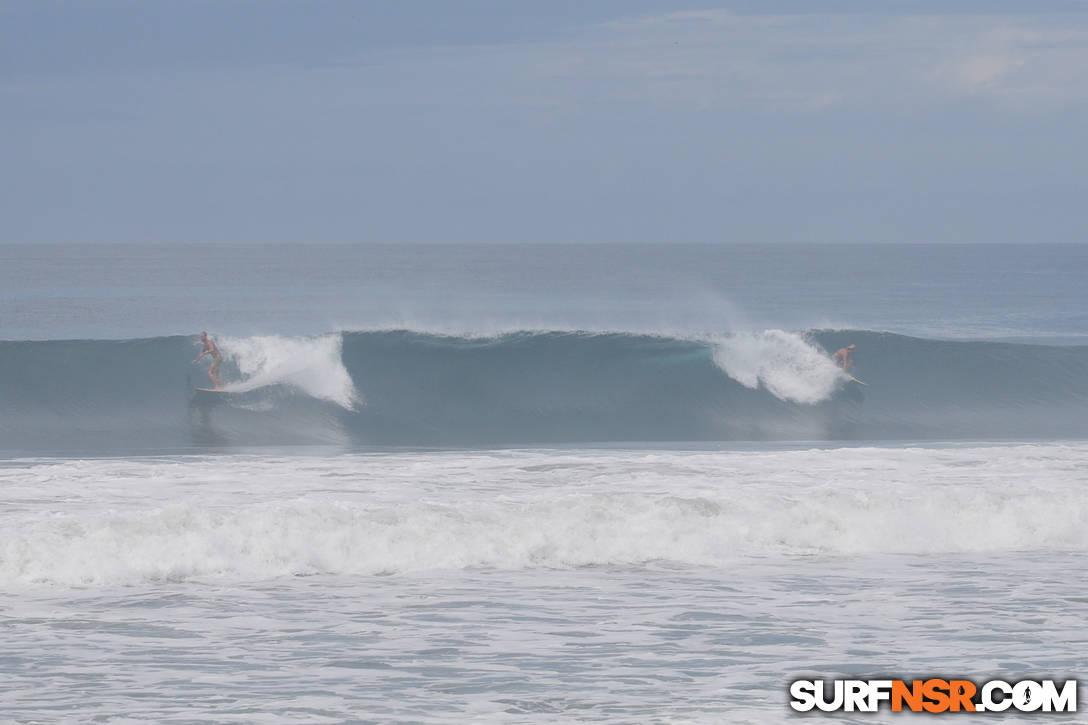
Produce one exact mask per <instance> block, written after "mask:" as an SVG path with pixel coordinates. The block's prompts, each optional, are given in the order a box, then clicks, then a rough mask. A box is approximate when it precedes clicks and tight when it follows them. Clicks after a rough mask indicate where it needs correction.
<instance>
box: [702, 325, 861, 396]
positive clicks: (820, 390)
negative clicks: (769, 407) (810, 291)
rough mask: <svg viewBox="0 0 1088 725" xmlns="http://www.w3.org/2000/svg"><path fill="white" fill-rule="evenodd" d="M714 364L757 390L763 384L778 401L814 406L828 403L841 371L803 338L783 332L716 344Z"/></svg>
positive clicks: (738, 337)
mask: <svg viewBox="0 0 1088 725" xmlns="http://www.w3.org/2000/svg"><path fill="white" fill-rule="evenodd" d="M714 362H715V364H717V366H718V367H719V368H721V369H722V370H723V371H724V372H725V374H726V375H728V376H729V377H731V378H733V379H734V380H736V381H737V382H738V383H740V384H741V385H744V386H745V387H747V388H751V389H753V390H755V389H756V388H758V387H759V385H760V383H762V384H763V387H764V388H766V389H767V391H768V392H770V393H771V394H772V395H773V396H775V397H776V398H778V399H779V400H785V401H789V402H791V403H803V404H808V405H812V404H814V403H818V402H820V401H822V400H827V399H828V398H830V397H831V394H832V393H834V392H835V389H836V388H837V387H838V386H839V384H840V383H841V382H842V380H843V375H842V371H840V370H839V369H838V368H837V367H836V366H835V364H834V363H833V362H832V361H831V360H830V359H829V358H828V357H827V355H826V354H825V353H824V352H823V351H822V350H820V349H819V348H818V347H816V346H815V345H813V344H811V343H809V342H808V341H807V340H805V339H804V337H802V336H801V335H799V334H797V333H793V332H784V331H782V330H764V331H762V332H743V333H737V334H734V335H730V336H728V337H725V338H721V339H718V340H716V341H715V343H714Z"/></svg>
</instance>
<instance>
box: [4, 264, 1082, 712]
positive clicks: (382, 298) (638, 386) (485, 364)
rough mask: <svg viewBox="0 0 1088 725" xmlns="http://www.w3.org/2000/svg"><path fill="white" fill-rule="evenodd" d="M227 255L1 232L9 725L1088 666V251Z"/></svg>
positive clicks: (599, 704)
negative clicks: (213, 368) (838, 362)
mask: <svg viewBox="0 0 1088 725" xmlns="http://www.w3.org/2000/svg"><path fill="white" fill-rule="evenodd" d="M206 251H207V249H206V248H202V247H200V246H197V245H176V246H163V247H160V248H148V247H119V246H116V245H100V246H98V247H87V246H64V245H58V246H55V247H52V246H44V247H34V248H28V247H26V246H21V247H20V246H7V247H4V246H0V262H3V263H2V264H0V325H2V327H0V491H2V496H3V499H2V502H3V505H2V506H0V632H2V637H3V639H2V640H0V641H2V643H3V656H2V657H0V719H2V720H4V721H10V722H18V723H40V722H72V723H82V722H94V721H98V722H115V723H126V722H178V723H182V722H187V723H188V722H246V723H249V722H261V723H288V722H291V723H294V722H311V723H340V722H400V723H418V722H424V723H448V722H487V723H492V722H493V723H574V722H603V723H630V722H650V723H753V724H756V723H777V722H795V721H796V719H797V716H796V714H795V713H793V712H792V711H791V710H790V709H789V707H788V705H787V688H788V683H789V682H790V681H792V680H794V679H802V678H807V679H831V678H835V677H866V678H868V677H888V676H894V677H903V678H906V679H910V678H912V677H928V676H941V675H948V676H965V677H969V678H971V679H973V680H975V681H982V680H986V679H992V678H1001V679H1005V680H1010V681H1011V680H1016V679H1020V678H1032V679H1044V678H1053V679H1059V680H1064V679H1067V678H1077V677H1080V679H1082V680H1083V679H1084V676H1083V673H1084V672H1085V670H1086V667H1088V656H1086V655H1085V652H1088V635H1086V634H1085V629H1084V627H1083V622H1084V619H1085V617H1086V616H1088V585H1086V584H1085V582H1086V581H1088V579H1086V578H1085V577H1084V561H1085V555H1086V554H1088V473H1086V472H1088V414H1086V410H1088V407H1086V404H1088V345H1086V344H1085V342H1086V341H1088V317H1085V312H1084V311H1085V310H1088V290H1086V288H1085V286H1084V285H1083V278H1084V277H1083V273H1084V270H1085V269H1088V253H1086V252H1085V251H1084V250H1083V249H1082V248H1081V247H1078V246H1075V245H1070V246H1061V245H1022V246H1004V247H995V246H980V247H941V246H929V247H927V246H912V245H889V246H887V247H884V248H873V247H851V246H836V245H828V246H826V247H823V248H819V249H814V248H799V247H790V246H778V247H750V246H743V245H741V246H721V247H694V246H684V245H679V246H676V247H629V246H593V245H589V246H586V247H560V246H556V247H546V246H530V247H523V248H519V247H514V246H511V247H501V246H486V245H475V246H467V247H415V248H403V247H383V246H380V245H378V246H372V247H350V246H322V245H284V246H281V247H258V246H244V245H238V246H230V245H225V246H223V247H221V248H220V247H217V248H216V260H217V264H216V265H211V266H208V265H207V264H206V254H205V252H206ZM149 270H150V271H152V272H153V274H149ZM1024 270H1030V271H1031V274H1025V273H1024ZM201 330H207V331H208V332H209V334H210V335H211V336H212V338H213V339H214V340H215V341H216V343H217V345H219V347H220V349H221V350H222V352H223V356H224V362H223V367H222V371H221V372H222V375H223V377H224V379H225V383H226V384H225V385H224V388H223V390H222V391H219V392H214V393H207V392H201V391H198V390H196V388H198V387H206V386H207V385H208V384H209V379H208V377H207V372H206V370H207V362H208V361H207V359H205V360H204V361H202V362H201V363H200V364H198V365H193V364H192V362H191V361H192V360H193V358H194V357H196V355H197V353H198V352H199V350H200V345H199V342H198V337H197V335H198V334H199V332H200V331H201ZM849 344H854V345H855V346H856V348H855V352H854V366H853V367H852V368H851V369H850V371H849V373H850V374H849V375H848V374H845V373H844V372H843V371H842V370H841V369H839V368H838V367H836V366H835V364H834V362H833V358H832V355H833V353H834V352H835V351H836V350H837V349H838V348H840V347H843V346H846V345H849ZM853 377H856V379H857V380H861V381H864V383H866V384H867V385H860V384H858V383H857V382H855V380H854V379H852V378H853ZM1084 698H1085V692H1084V689H1083V687H1082V688H1081V692H1080V699H1081V700H1082V701H1088V700H1085V699H1084ZM913 719H918V718H911V717H910V716H902V715H892V714H891V713H888V712H883V713H880V714H878V715H875V716H873V715H866V716H855V717H853V718H852V719H851V717H850V716H835V717H832V718H831V720H833V721H835V722H858V723H884V722H898V721H902V720H907V721H911V720H913ZM961 719H962V720H963V721H964V722H982V721H993V720H994V716H992V715H990V716H986V717H985V718H983V717H978V718H972V717H961ZM997 719H999V720H1000V721H1002V722H1007V721H1012V720H1014V718H1011V717H1010V718H1002V717H1001V716H998V718H997ZM1047 719H1048V720H1051V719H1052V720H1054V721H1056V722H1076V721H1078V720H1077V717H1076V716H1075V715H1074V716H1064V715H1054V716H1047Z"/></svg>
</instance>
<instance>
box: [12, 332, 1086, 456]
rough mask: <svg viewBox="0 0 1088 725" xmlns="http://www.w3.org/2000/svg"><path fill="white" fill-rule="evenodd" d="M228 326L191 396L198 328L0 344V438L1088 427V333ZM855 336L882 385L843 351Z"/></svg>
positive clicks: (574, 437) (1049, 433) (721, 434)
mask: <svg viewBox="0 0 1088 725" xmlns="http://www.w3.org/2000/svg"><path fill="white" fill-rule="evenodd" d="M219 339H220V342H221V347H222V349H223V351H224V355H225V358H226V360H225V363H224V365H223V370H222V374H223V376H224V377H225V378H226V379H227V381H228V384H227V386H226V388H225V391H224V393H225V394H222V395H217V394H199V395H195V394H194V388H195V387H202V386H204V385H206V384H207V383H206V373H205V372H204V369H203V368H202V367H201V368H198V367H194V366H192V365H190V364H189V363H190V361H191V360H192V358H193V357H194V356H195V355H196V352H197V351H198V350H199V346H198V344H197V342H196V339H195V338H192V337H165V338H148V339H139V340H125V341H96V340H76V341H46V342H0V450H3V451H8V452H11V451H29V452H35V451H45V450H79V451H88V452H103V451H127V450H140V449H148V448H160V449H190V448H193V447H198V448H201V447H222V446H250V445H291V444H312V443H320V444H335V445H347V446H358V445H363V446H389V445H392V446H401V445H407V446H416V445H428V446H429V445H438V446H504V445H521V444H552V443H579V442H582V443H586V442H609V441H729V440H882V439H900V440H902V439H911V440H919V439H921V440H929V439H932V440H951V439H971V438H974V439H989V438H997V439H1009V438H1015V439H1043V438H1058V439H1076V438H1082V437H1086V436H1088V346H1047V345H1025V344H1011V343H991V342H953V341H942V340H924V339H919V338H910V337H904V336H900V335H893V334H889V333H878V332H868V331H835V330H818V331H810V332H807V333H797V332H788V331H782V330H766V331H763V332H758V333H736V334H730V335H724V334H708V335H705V336H703V337H689V336H682V337H670V336H663V335H646V334H632V333H625V332H612V333H587V332H577V331H522V332H515V333H506V334H501V335H495V336H459V335H436V334H429V333H420V332H414V331H410V330H382V331H360V332H344V333H335V334H330V335H320V336H314V337H305V338H285V337H275V336H273V337H254V338H231V337H227V336H221V337H219ZM851 343H854V344H856V345H857V351H856V354H855V362H856V367H855V368H853V369H852V370H851V372H852V373H854V374H856V375H857V376H858V377H859V378H861V379H863V380H865V381H866V382H867V383H869V386H868V387H861V386H859V385H858V384H857V383H854V382H853V381H852V380H850V379H849V377H848V376H846V375H844V374H843V373H842V371H840V370H838V368H836V367H835V365H834V364H833V363H832V361H831V351H832V350H835V349H837V348H839V347H842V346H844V345H847V344H851ZM364 400H365V404H364Z"/></svg>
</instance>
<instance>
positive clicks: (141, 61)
mask: <svg viewBox="0 0 1088 725" xmlns="http://www.w3.org/2000/svg"><path fill="white" fill-rule="evenodd" d="M815 5H816V4H815V3H811V2H801V1H800V0H794V1H792V2H778V1H777V0H765V1H762V2H756V1H754V0H752V1H748V2H713V1H710V0H703V1H700V0H691V2H684V0H674V1H672V2H659V1H655V0H595V1H594V2H584V1H573V0H520V1H519V2H510V1H509V0H459V1H457V2H451V1H450V0H426V1H424V0H369V1H367V2H354V1H352V2H321V1H314V2H297V1H295V0H187V1H185V2H182V1H176V2H171V1H168V0H163V1H162V2H146V1H145V0H88V1H86V2H71V1H69V2H57V1H54V0H26V1H24V2H13V1H10V0H0V166H2V171H0V243H24V242H26V243H33V242H126V243H164V242H391V243H410V242H425V243H463V242H501V243H523V242H562V243H578V242H639V243H676V242H696V243H763V242H789V243H825V242H865V243H886V242H953V243H973V242H1083V241H1085V239H1086V238H1088V204H1086V203H1085V200H1086V198H1088V197H1086V194H1085V192H1086V191H1088V188H1086V184H1085V180H1084V170H1085V169H1088V143H1086V133H1085V129H1086V128H1088V122H1086V121H1088V114H1086V111H1088V72H1086V71H1088V0H1034V1H1031V2H1006V1H1003V0H990V1H989V2H959V3H956V2H926V1H925V0H918V1H915V2H880V0H867V1H860V0H859V1H856V2H850V1H846V0H840V1H835V0H832V1H831V2H824V3H819V5H820V7H821V12H819V13H815V12H811V11H810V8H812V7H814V6H815Z"/></svg>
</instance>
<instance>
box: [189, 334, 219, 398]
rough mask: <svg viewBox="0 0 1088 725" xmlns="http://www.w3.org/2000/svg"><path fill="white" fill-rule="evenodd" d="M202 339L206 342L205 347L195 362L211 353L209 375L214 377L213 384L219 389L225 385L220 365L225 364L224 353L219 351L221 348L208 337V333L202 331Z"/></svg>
mask: <svg viewBox="0 0 1088 725" xmlns="http://www.w3.org/2000/svg"><path fill="white" fill-rule="evenodd" d="M200 341H201V342H202V343H204V349H203V350H201V351H200V354H199V355H197V356H196V360H193V364H194V365H195V364H197V363H198V362H200V358H202V357H204V356H205V355H211V356H212V364H211V366H209V367H208V377H209V378H211V379H212V385H213V386H214V387H215V389H216V390H219V388H220V387H222V385H223V381H221V380H220V379H219V366H220V365H222V364H223V355H222V354H221V353H220V352H219V348H218V347H216V346H215V343H214V342H212V339H211V338H210V337H208V333H206V332H202V333H200Z"/></svg>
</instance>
